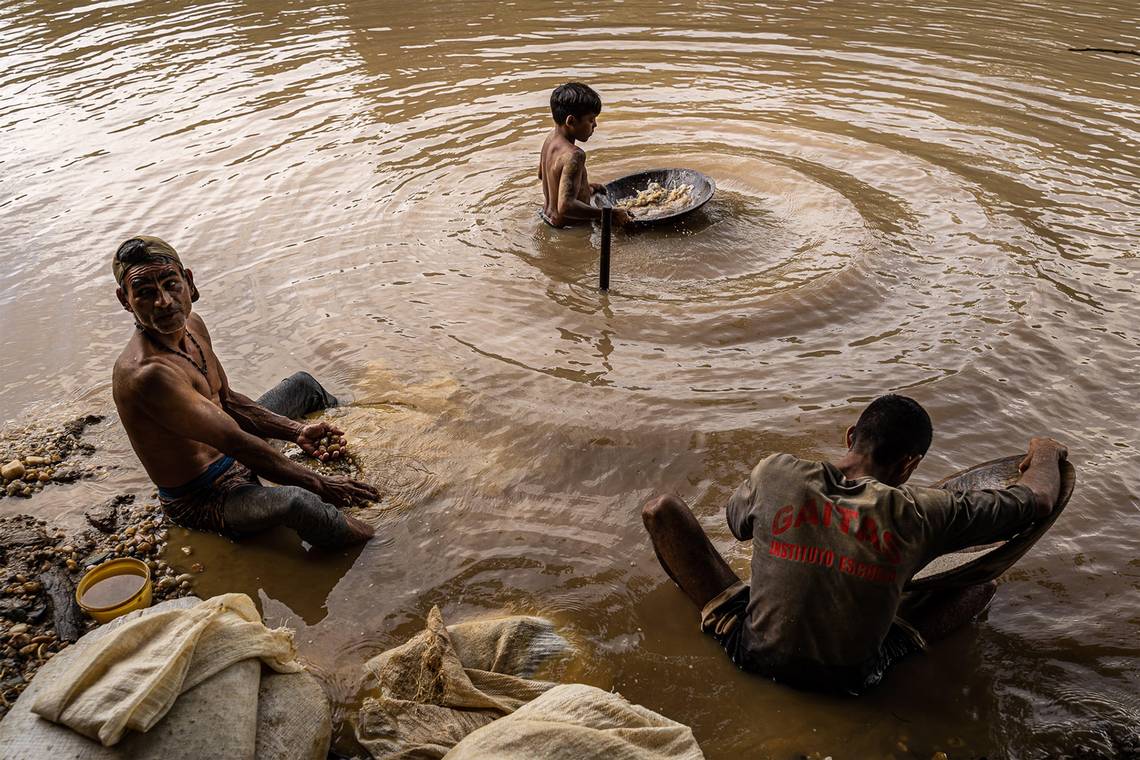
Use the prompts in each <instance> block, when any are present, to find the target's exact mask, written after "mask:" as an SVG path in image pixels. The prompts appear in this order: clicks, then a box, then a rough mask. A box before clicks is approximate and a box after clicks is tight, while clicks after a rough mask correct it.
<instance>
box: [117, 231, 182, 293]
mask: <svg viewBox="0 0 1140 760" xmlns="http://www.w3.org/2000/svg"><path fill="white" fill-rule="evenodd" d="M136 240H137V241H139V242H141V243H142V244H143V246H144V247H145V249H146V256H143V257H140V256H137V254H136V255H133V256H131V257H130V258H131V259H134V260H131V261H123V254H124V253H126V252H127V249H128V246H129V245H130V244H131V243H133V242H135V241H136ZM131 247H132V248H134V246H131ZM146 259H152V260H153V259H168V260H170V261H173V262H174V263H175V264H177V265H178V266H179V268H180V269H184V268H185V267H183V266H182V259H180V258H178V252H177V251H175V250H174V247H173V246H171V245H170V243H167V242H166V241H165V240H160V239H158V238H156V237H152V236H151V235H135V236H133V237H130V238H128V239H127V240H126V241H124V242H123V244H122V245H120V246H119V247H118V249H117V250H116V251H115V256H114V258H113V259H112V260H111V271H113V272H114V273H115V282H117V283H118V284H119V285H122V284H123V278H124V277H126V276H127V270H128V269H130V268H131V267H132V266H134V265H135V264H142V263H145V261H146Z"/></svg>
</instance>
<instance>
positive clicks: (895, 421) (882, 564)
mask: <svg viewBox="0 0 1140 760" xmlns="http://www.w3.org/2000/svg"><path fill="white" fill-rule="evenodd" d="M932 436H933V427H932V425H931V422H930V417H929V416H928V415H927V413H926V410H924V409H923V408H922V407H921V406H920V405H919V404H918V402H916V401H915V400H914V399H910V398H907V397H905V396H896V395H887V396H881V397H879V398H877V399H875V400H874V401H873V402H871V404H870V405H869V406H868V407H867V408H866V409H865V410H864V411H863V413H862V414H861V415H860V417H859V420H858V421H857V422H856V423H855V425H854V426H853V427H850V428H848V430H847V447H848V448H847V453H846V454H845V455H844V456H843V457H842V458H840V459H839V461H837V462H836V463H834V464H832V463H830V462H812V461H807V460H803V459H797V458H796V457H794V456H791V455H789V454H773V455H772V456H769V457H767V458H766V459H763V460H761V461H760V463H759V464H757V465H756V467H755V468H754V469H753V470H752V474H751V476H750V477H749V478H748V480H746V481H745V482H744V483H743V484H742V485H741V486H740V487H739V488H738V489H737V490H736V492H735V493H734V494H733V495H732V498H731V499H729V502H728V505H727V507H726V516H727V518H728V527H729V530H731V531H732V534H733V535H734V536H735V537H736V538H737V539H739V540H741V541H749V540H750V541H752V543H753V549H752V573H751V575H752V577H751V585H749V584H746V583H744V582H743V581H741V580H740V579H739V578H737V576H736V574H735V573H734V572H733V571H732V568H730V567H729V566H728V563H727V562H725V561H724V558H723V557H721V555H720V554H719V553H718V552H717V550H716V548H715V547H714V546H713V545H712V542H711V541H709V539H708V537H707V536H706V535H705V532H704V530H702V528H701V526H700V523H698V522H697V519H696V517H694V516H693V513H692V512H690V511H689V508H688V507H687V506H685V503H684V502H683V501H681V499H679V498H678V497H676V496H661V497H659V498H657V499H654V500H653V501H651V502H650V503H648V504H646V505H645V507H644V508H643V510H642V519H643V521H644V522H645V527H646V529H647V530H648V531H649V535H650V538H651V540H652V541H653V548H654V549H655V550H656V552H657V558H658V559H659V560H660V562H661V564H662V566H663V567H664V569H665V572H666V573H668V575H669V577H670V578H672V579H673V581H674V582H676V583H677V585H678V586H680V587H681V590H682V591H683V592H684V593H685V594H686V595H687V596H688V597H689V599H691V600H692V601H693V603H694V604H695V605H696V606H697V608H698V609H700V610H701V630H703V631H704V632H706V633H708V634H710V635H712V636H713V638H715V639H716V640H717V641H718V642H719V643H720V645H721V646H722V647H723V648H724V649H725V651H726V653H727V654H728V656H729V658H730V659H731V660H732V661H733V663H735V664H736V665H737V667H739V668H742V669H744V670H747V671H750V672H753V673H758V674H760V675H763V676H766V677H768V678H772V679H775V680H777V681H780V682H782V683H785V684H788V685H790V686H795V687H799V688H806V689H812V690H822V691H838V692H847V693H851V694H859V693H861V692H863V691H864V690H866V689H867V688H869V687H871V686H874V685H875V684H877V683H878V682H879V681H880V680H881V679H882V678H883V675H884V673H885V672H886V670H887V669H888V668H889V667H890V666H891V664H892V663H894V662H895V661H897V660H899V659H901V658H902V657H905V656H906V655H908V654H910V653H912V652H917V651H922V650H924V649H925V648H926V644H927V642H930V641H935V640H938V639H941V638H943V637H945V636H947V635H948V634H949V633H951V632H952V631H954V630H955V629H957V628H959V627H961V626H962V625H965V624H966V623H968V622H969V621H970V620H972V619H974V618H975V617H976V616H977V615H978V614H979V613H981V612H982V610H984V609H985V607H986V605H987V604H988V603H989V601H990V599H992V598H993V595H994V591H995V589H996V585H995V584H994V583H993V582H990V583H982V584H978V585H973V586H965V587H963V588H953V589H945V590H940V591H929V592H904V590H903V589H904V586H905V585H906V583H907V581H909V580H910V579H911V577H912V576H913V575H914V574H915V573H916V572H917V571H919V570H920V569H921V568H922V567H923V566H924V565H926V564H927V562H929V561H930V560H931V559H933V558H934V557H936V556H939V555H941V554H947V553H950V552H953V551H957V550H959V549H962V548H965V547H969V546H978V545H981V544H986V543H990V542H993V541H998V540H1002V539H1007V538H1010V537H1012V536H1013V535H1014V534H1016V533H1018V532H1019V531H1021V530H1023V529H1024V528H1027V527H1029V526H1030V525H1031V524H1032V523H1033V522H1034V521H1035V520H1038V519H1041V518H1044V517H1046V516H1048V515H1049V514H1050V513H1051V512H1052V510H1053V509H1054V508H1055V507H1056V505H1057V500H1058V497H1059V495H1060V489H1061V472H1060V463H1061V462H1062V460H1064V459H1065V458H1066V456H1067V455H1068V452H1067V450H1066V449H1065V447H1064V446H1062V445H1061V444H1059V443H1057V442H1056V441H1054V440H1052V439H1050V438H1034V439H1032V440H1031V441H1030V442H1029V453H1028V455H1027V456H1026V457H1025V459H1024V461H1022V462H1021V472H1022V474H1021V477H1020V479H1019V480H1018V482H1017V483H1016V484H1014V485H1011V486H1010V487H1008V488H1003V489H997V490H980V491H966V492H962V493H952V492H950V491H944V490H942V489H935V488H919V487H915V486H907V485H904V484H905V483H906V482H907V480H909V479H910V476H911V473H913V472H914V470H915V468H916V467H918V464H919V463H920V462H921V461H922V458H923V456H925V455H926V451H927V449H928V448H929V447H930V442H931V439H932Z"/></svg>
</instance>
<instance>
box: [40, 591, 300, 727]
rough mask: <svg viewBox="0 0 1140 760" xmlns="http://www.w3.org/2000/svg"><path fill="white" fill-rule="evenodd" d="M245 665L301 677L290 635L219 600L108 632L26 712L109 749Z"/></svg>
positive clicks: (242, 601) (235, 597) (238, 604)
mask: <svg viewBox="0 0 1140 760" xmlns="http://www.w3.org/2000/svg"><path fill="white" fill-rule="evenodd" d="M250 659H256V660H260V661H261V662H263V663H265V664H266V665H268V666H269V667H271V668H272V669H274V670H276V671H278V672H280V673H296V672H299V671H301V666H300V664H298V663H297V661H296V652H295V650H294V648H293V636H292V632H291V631H288V630H285V629H276V630H271V629H269V628H266V627H265V626H264V625H262V623H261V616H260V615H259V614H258V612H257V608H256V607H255V606H254V604H253V601H252V600H251V599H250V598H249V597H248V596H246V595H245V594H224V595H222V596H216V597H214V598H213V599H207V600H206V601H204V602H201V603H199V604H197V605H195V606H194V607H190V608H188V609H167V610H164V611H161V612H159V611H155V612H154V613H153V614H149V615H144V616H140V617H138V618H136V619H134V620H132V621H130V622H128V623H126V624H124V625H121V626H119V627H117V628H115V630H114V631H113V632H111V633H108V634H107V635H106V636H103V637H101V638H99V639H98V640H97V641H95V642H94V643H92V644H91V645H90V646H88V647H86V648H84V649H83V650H82V651H81V652H80V653H79V654H78V655H76V656H75V657H73V658H71V660H70V661H69V663H68V667H67V668H66V670H64V671H63V672H62V673H59V674H57V675H56V676H55V677H54V678H53V679H52V681H51V682H50V683H48V684H47V685H46V686H45V687H44V688H43V689H42V690H41V691H40V692H39V694H38V695H37V697H36V700H35V702H33V703H32V712H34V713H36V714H37V715H39V716H41V717H43V718H46V719H47V720H50V721H52V722H55V723H61V724H63V725H66V726H68V727H69V728H71V729H72V730H74V731H77V732H79V733H80V734H83V735H84V736H87V737H89V738H91V739H94V740H96V741H99V742H100V743H102V744H103V745H104V746H108V747H109V746H112V745H114V744H116V743H117V742H118V741H119V740H120V739H122V738H123V735H124V733H125V732H126V731H127V730H128V729H130V730H132V731H138V732H145V731H148V730H150V728H151V727H153V726H154V725H155V724H156V723H157V722H158V721H159V720H160V719H161V718H162V717H163V716H164V715H166V713H167V712H168V711H169V710H170V708H171V707H172V706H173V705H174V703H175V700H177V699H178V696H179V695H180V694H182V693H183V692H184V691H188V690H190V689H193V688H194V687H195V686H197V685H198V684H200V683H202V682H204V681H206V680H207V679H209V678H210V677H211V676H213V675H215V674H217V673H220V672H221V671H223V670H225V669H227V668H229V667H230V666H231V665H234V664H235V663H238V662H242V661H245V660H250Z"/></svg>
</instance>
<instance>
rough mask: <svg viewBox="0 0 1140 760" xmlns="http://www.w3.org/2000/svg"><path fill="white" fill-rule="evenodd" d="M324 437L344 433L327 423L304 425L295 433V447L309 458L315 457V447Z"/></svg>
mask: <svg viewBox="0 0 1140 760" xmlns="http://www.w3.org/2000/svg"><path fill="white" fill-rule="evenodd" d="M326 435H330V436H342V435H344V431H342V430H339V429H337V428H335V427H333V426H332V425H330V424H328V423H327V422H314V423H312V424H311V425H305V426H304V427H302V428H301V431H300V432H299V433H297V441H296V443H297V445H298V446H300V447H301V449H302V450H303V451H304V452H305V453H306V454H308V455H309V456H311V457H315V456H316V455H317V447H318V446H319V445H320V442H321V439H322V438H324V437H325V436H326Z"/></svg>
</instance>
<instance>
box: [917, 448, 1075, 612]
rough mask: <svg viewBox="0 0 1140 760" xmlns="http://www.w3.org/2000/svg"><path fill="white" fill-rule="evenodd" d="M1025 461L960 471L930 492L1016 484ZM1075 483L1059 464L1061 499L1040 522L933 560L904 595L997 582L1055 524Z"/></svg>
mask: <svg viewBox="0 0 1140 760" xmlns="http://www.w3.org/2000/svg"><path fill="white" fill-rule="evenodd" d="M1024 458H1025V455H1024V454H1021V455H1018V456H1014V457H1005V458H1003V459H995V460H993V461H992V462H983V463H982V464H979V465H976V466H974V467H971V468H970V469H968V470H962V471H961V472H958V473H955V474H954V475H951V476H950V477H948V478H945V479H943V480H940V481H938V482H937V483H935V484H934V485H933V486H931V487H932V488H944V489H946V490H947V491H974V490H981V489H986V488H1006V487H1008V486H1010V485H1012V484H1013V483H1015V482H1016V481H1017V479H1018V477H1019V476H1020V475H1021V473H1020V472H1019V471H1018V469H1017V465H1018V464H1019V463H1020V462H1021V460H1022V459H1024ZM1076 481H1077V472H1076V470H1075V469H1074V468H1073V465H1072V464H1070V463H1069V462H1068V460H1066V461H1064V462H1062V463H1061V495H1060V497H1058V499H1057V506H1056V507H1055V508H1054V509H1053V511H1052V512H1051V513H1050V514H1049V516H1048V517H1043V518H1041V519H1040V520H1035V521H1034V522H1033V523H1032V524H1031V525H1030V526H1029V527H1027V528H1025V530H1023V531H1021V532H1020V533H1018V534H1017V535H1016V536H1014V537H1013V538H1011V539H1009V540H1008V541H1000V542H998V543H996V544H989V545H987V546H976V547H971V548H969V549H965V550H963V551H960V552H954V553H953V554H944V555H942V556H941V557H935V558H934V559H933V560H931V561H930V562H929V563H928V564H927V565H926V566H925V567H924V568H922V569H921V570H919V571H918V572H917V573H915V574H914V577H912V578H911V579H910V582H908V583H907V585H906V590H907V591H932V590H935V589H940V588H961V587H962V586H972V585H974V584H976V583H985V582H986V581H991V580H993V579H994V578H997V577H998V576H999V575H1001V574H1002V573H1004V572H1005V571H1006V570H1008V569H1009V567H1010V566H1012V565H1013V563H1014V562H1017V560H1019V559H1021V557H1022V556H1023V555H1024V554H1025V553H1026V552H1027V551H1029V549H1030V547H1032V546H1033V544H1035V543H1037V539H1039V538H1041V536H1042V535H1044V534H1045V531H1047V530H1049V528H1050V526H1052V525H1053V523H1054V522H1056V520H1057V518H1058V517H1059V516H1060V514H1061V511H1062V510H1064V508H1065V505H1066V504H1068V503H1069V497H1070V496H1072V495H1073V486H1074V484H1075V483H1076Z"/></svg>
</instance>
